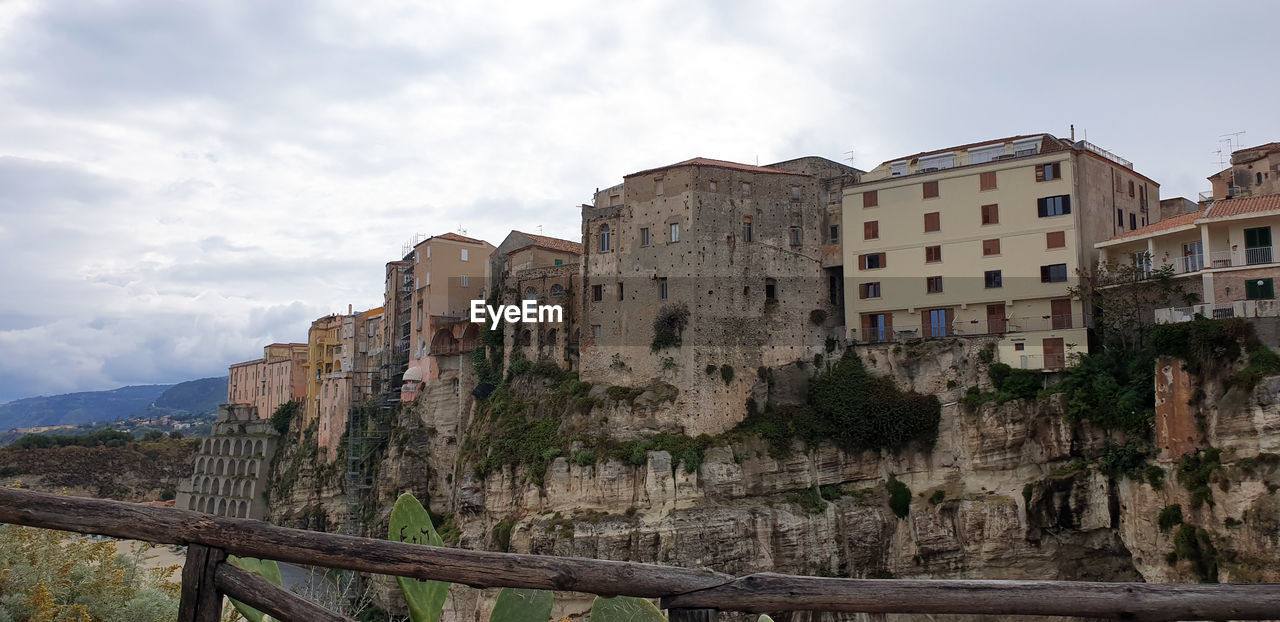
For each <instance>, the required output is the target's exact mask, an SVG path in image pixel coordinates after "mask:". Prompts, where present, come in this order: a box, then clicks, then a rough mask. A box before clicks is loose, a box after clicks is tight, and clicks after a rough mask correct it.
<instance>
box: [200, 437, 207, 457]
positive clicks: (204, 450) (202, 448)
mask: <svg viewBox="0 0 1280 622" xmlns="http://www.w3.org/2000/svg"><path fill="white" fill-rule="evenodd" d="M200 453H202V454H207V453H209V439H207V438H206V439H204V442H203V443H201V444H200Z"/></svg>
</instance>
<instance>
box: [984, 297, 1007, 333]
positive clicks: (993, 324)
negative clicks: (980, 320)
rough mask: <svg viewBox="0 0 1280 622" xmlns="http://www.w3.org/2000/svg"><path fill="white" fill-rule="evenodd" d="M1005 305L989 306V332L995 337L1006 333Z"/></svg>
mask: <svg viewBox="0 0 1280 622" xmlns="http://www.w3.org/2000/svg"><path fill="white" fill-rule="evenodd" d="M1004 324H1005V321H1004V303H1000V304H995V305H987V332H988V333H991V334H993V335H998V334H1003V333H1004Z"/></svg>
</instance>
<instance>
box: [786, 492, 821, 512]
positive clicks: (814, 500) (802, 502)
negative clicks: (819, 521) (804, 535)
mask: <svg viewBox="0 0 1280 622" xmlns="http://www.w3.org/2000/svg"><path fill="white" fill-rule="evenodd" d="M787 503H790V504H792V505H796V506H799V507H800V509H802V510H804V511H805V512H808V513H810V514H821V513H823V512H825V511H827V502H826V501H825V500H823V498H822V494H821V493H820V492H818V489H817V488H805V489H804V490H800V491H797V492H793V493H791V494H789V495H787Z"/></svg>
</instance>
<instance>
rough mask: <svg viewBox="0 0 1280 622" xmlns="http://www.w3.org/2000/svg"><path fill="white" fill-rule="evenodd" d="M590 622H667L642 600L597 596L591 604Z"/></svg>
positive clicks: (649, 604) (650, 604) (626, 597)
mask: <svg viewBox="0 0 1280 622" xmlns="http://www.w3.org/2000/svg"><path fill="white" fill-rule="evenodd" d="M591 622H667V618H666V616H663V615H662V612H661V611H659V610H658V608H657V607H654V606H653V603H651V602H649V601H647V600H645V599H643V598H636V597H634V596H616V597H614V598H601V597H599V596H597V597H596V600H595V602H593V603H591Z"/></svg>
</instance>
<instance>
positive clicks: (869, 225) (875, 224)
mask: <svg viewBox="0 0 1280 622" xmlns="http://www.w3.org/2000/svg"><path fill="white" fill-rule="evenodd" d="M879 237H880V221H878V220H870V221H867V222H864V223H862V239H864V240H875V239H878V238H879Z"/></svg>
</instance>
